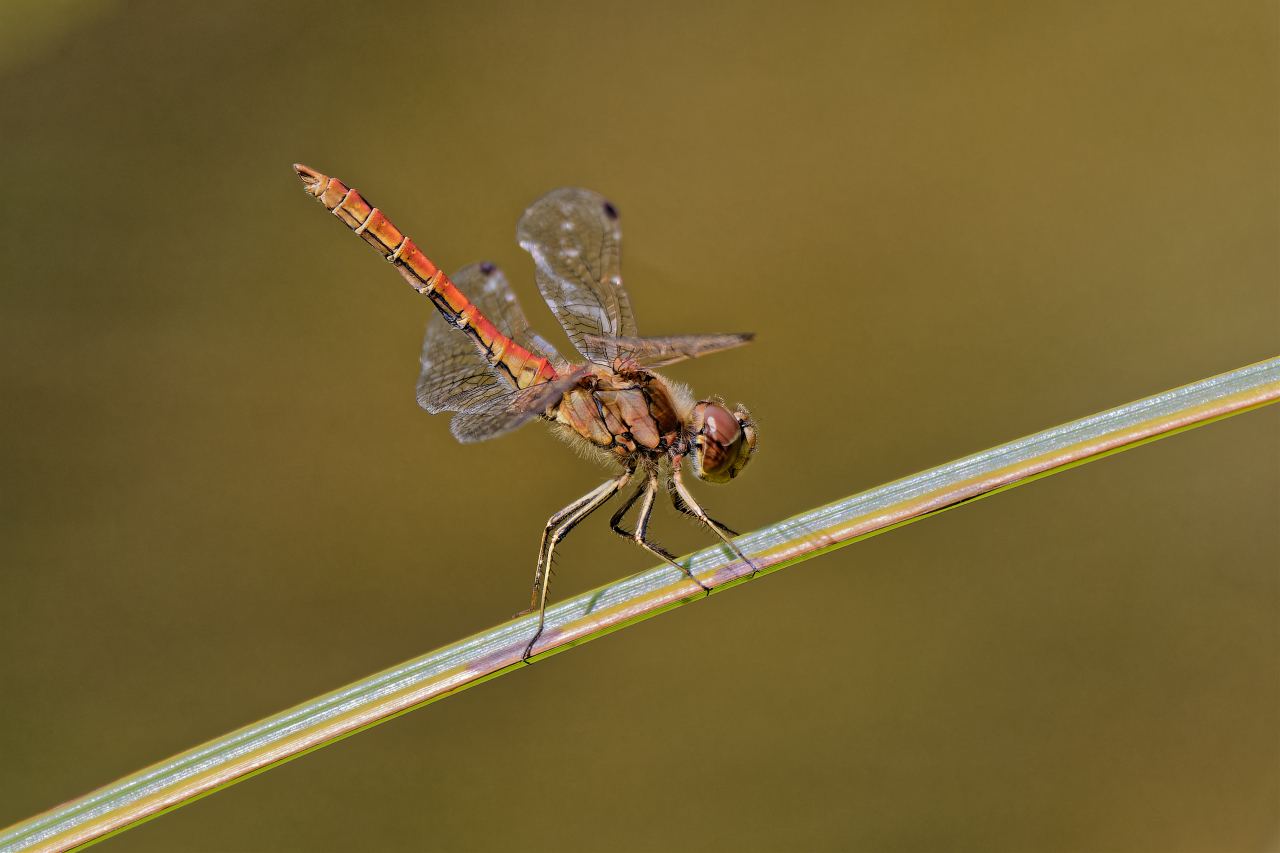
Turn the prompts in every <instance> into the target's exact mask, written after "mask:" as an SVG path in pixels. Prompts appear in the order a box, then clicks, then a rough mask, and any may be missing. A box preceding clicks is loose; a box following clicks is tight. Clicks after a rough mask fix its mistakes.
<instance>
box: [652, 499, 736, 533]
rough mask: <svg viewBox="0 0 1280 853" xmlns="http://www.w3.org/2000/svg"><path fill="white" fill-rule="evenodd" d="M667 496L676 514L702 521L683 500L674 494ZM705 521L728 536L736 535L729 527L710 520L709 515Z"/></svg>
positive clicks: (712, 519)
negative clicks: (669, 497)
mask: <svg viewBox="0 0 1280 853" xmlns="http://www.w3.org/2000/svg"><path fill="white" fill-rule="evenodd" d="M668 494H669V495H671V505H672V506H673V507H675V508H676V512H679V513H683V514H684V515H687V516H689V517H690V518H697V519H698V520H699V521H701V520H702V519H701V518H698V514H697V513H696V512H694V511H693V510H691V509H689V507H688V505H687V504H685V502H684V500H683V499H682V498H681V497H680V496H679V495H678V494H676V493H675V492H668ZM707 521H709V522H711V523H712V524H714V525H715V526H716V527H719V528H720V529H721V530H723V531H724V532H725V533H728V534H729V535H730V536H737V535H738V532H737V531H736V530H730V529H729V525H727V524H721V523H720V522H718V521H716V520H715V519H714V518H712V517H711V516H709V515H708V516H707Z"/></svg>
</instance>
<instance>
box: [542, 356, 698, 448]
mask: <svg viewBox="0 0 1280 853" xmlns="http://www.w3.org/2000/svg"><path fill="white" fill-rule="evenodd" d="M688 397H689V394H688V391H686V390H685V389H684V388H683V387H682V386H679V385H675V384H673V383H669V382H667V381H666V380H665V379H663V378H662V377H661V376H659V375H657V374H656V373H653V372H651V371H648V370H643V369H633V370H627V369H622V370H611V369H609V368H607V367H603V366H600V367H596V368H595V369H594V370H593V372H592V373H591V374H589V375H588V376H587V377H585V378H584V379H583V381H582V383H581V384H579V385H578V387H576V388H574V389H573V390H571V391H569V392H568V393H567V394H565V395H564V399H563V400H562V401H561V402H560V405H559V407H558V410H557V412H556V418H555V419H556V422H557V423H559V424H562V425H563V427H564V428H566V431H567V432H570V433H571V434H572V436H573V437H575V438H580V439H582V440H584V441H586V442H587V443H589V444H590V445H591V447H592V448H595V449H598V450H601V451H604V452H605V453H606V454H609V455H612V456H613V457H614V458H616V459H625V458H628V457H630V456H633V455H640V456H648V457H651V458H652V457H657V456H661V455H663V454H665V453H666V452H667V451H668V450H670V448H671V447H672V445H674V444H675V443H676V442H677V440H678V439H679V438H680V429H681V424H682V423H683V422H684V420H685V418H686V417H687V416H688V412H689V409H690V400H689V399H688Z"/></svg>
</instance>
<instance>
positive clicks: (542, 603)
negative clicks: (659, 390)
mask: <svg viewBox="0 0 1280 853" xmlns="http://www.w3.org/2000/svg"><path fill="white" fill-rule="evenodd" d="M634 473H635V469H634V468H632V469H630V470H627V471H624V472H623V473H622V474H621V475H620V476H618V477H615V478H614V479H612V480H609V481H607V482H605V483H602V484H601V485H600V486H599V487H598V488H596V489H595V490H594V491H592V492H591V493H590V494H589V495H587V496H586V497H584V498H579V499H578V500H576V501H574V502H573V503H571V504H570V505H569V506H567V507H565V508H564V509H562V510H560V512H558V513H556V514H555V515H553V516H552V517H551V521H548V522H547V533H550V535H547V533H544V534H543V537H542V539H543V542H542V548H541V550H540V551H539V553H538V570H537V573H536V574H535V575H534V583H535V586H534V596H533V607H536V608H538V630H537V631H536V632H535V633H534V635H533V639H531V640H530V641H529V645H527V646H525V649H524V654H523V655H521V656H520V659H521V660H526V661H527V660H528V659H529V655H530V653H531V652H532V651H533V644H534V643H536V642H538V638H539V637H541V636H542V629H543V627H545V626H546V623H547V590H548V589H549V588H550V586H551V584H550V583H549V582H548V581H549V578H548V574H549V571H550V567H551V556H552V553H553V552H554V551H555V548H556V545H558V544H560V540H561V539H563V538H564V537H565V536H567V535H568V534H569V531H570V530H572V529H573V528H574V527H575V526H576V525H577V523H578V522H579V521H582V519H584V518H586V517H587V516H588V515H590V514H591V513H593V512H595V511H596V510H597V509H599V508H600V506H601V505H602V504H603V503H604V502H605V501H607V500H609V498H611V497H613V496H614V495H616V494H617V493H618V490H619V489H621V488H622V487H623V486H625V485H626V484H627V481H628V480H630V479H631V475H632V474H634ZM553 527H554V528H555V529H554V532H552V528H553ZM539 581H540V582H541V583H540V587H541V588H540V589H539ZM530 609H532V608H530Z"/></svg>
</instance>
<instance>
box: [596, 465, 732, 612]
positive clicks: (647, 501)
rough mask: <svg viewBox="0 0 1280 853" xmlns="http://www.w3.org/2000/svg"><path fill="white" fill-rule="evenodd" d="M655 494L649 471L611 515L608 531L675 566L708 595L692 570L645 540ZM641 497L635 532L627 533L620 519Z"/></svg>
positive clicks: (654, 481)
mask: <svg viewBox="0 0 1280 853" xmlns="http://www.w3.org/2000/svg"><path fill="white" fill-rule="evenodd" d="M657 494H658V477H657V475H656V474H655V473H654V472H653V471H650V472H648V479H646V480H645V481H644V483H643V484H642V485H641V486H640V487H639V488H637V489H636V491H635V494H633V495H632V496H631V497H629V498H627V502H626V503H625V504H623V506H622V508H621V509H619V510H618V511H617V512H615V513H614V514H613V518H611V519H609V529H610V530H612V531H613V532H614V533H616V534H618V535H619V536H621V537H623V538H624V539H630V540H631V541H632V542H634V543H636V544H637V545H639V546H640V547H641V548H643V549H645V550H646V551H648V552H649V553H650V554H653V555H654V556H655V557H658V558H659V559H661V560H663V561H665V562H667V563H670V564H671V565H673V566H675V567H676V568H677V569H679V570H680V571H682V572H684V574H685V575H686V576H687V577H688V578H689V580H691V581H693V582H694V583H696V584H697V585H698V586H700V587H702V588H703V589H704V590H706V592H707V594H708V595H710V594H711V589H710V588H709V587H708V586H707V585H706V584H704V583H703V582H702V581H700V580H698V579H697V578H696V577H694V576H693V570H692V569H688V568H686V567H684V566H682V565H680V564H679V563H677V562H676V560H675V557H674V556H673V555H671V554H670V553H668V552H667V551H666V550H665V549H663V548H661V547H659V546H658V545H657V544H656V543H653V542H650V541H649V540H648V539H646V538H645V535H644V534H645V531H646V530H648V528H649V516H650V514H652V512H653V499H654V497H655V496H656V495H657ZM642 496H643V500H642V501H641V503H640V515H639V517H638V518H637V520H636V529H635V532H634V533H631V532H628V531H627V530H624V529H623V528H622V526H621V525H622V518H623V516H625V515H626V514H627V511H628V510H630V509H631V507H632V505H634V504H635V502H636V501H637V500H640V499H641V497H642Z"/></svg>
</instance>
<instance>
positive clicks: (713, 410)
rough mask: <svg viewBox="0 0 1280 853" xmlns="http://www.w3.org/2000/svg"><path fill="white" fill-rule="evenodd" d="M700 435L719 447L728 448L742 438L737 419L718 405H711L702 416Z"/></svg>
mask: <svg viewBox="0 0 1280 853" xmlns="http://www.w3.org/2000/svg"><path fill="white" fill-rule="evenodd" d="M703 418H704V420H703V424H702V434H703V435H705V436H706V437H707V438H709V439H711V440H712V441H714V442H715V443H716V444H718V445H720V446H721V447H728V446H729V445H731V444H733V443H734V442H735V441H737V440H738V439H739V438H740V437H741V436H742V427H740V426H739V425H738V419H737V418H735V417H734V416H733V415H731V414H729V410H728V409H726V408H725V407H724V406H721V405H720V404H719V403H711V404H709V405H708V406H707V408H706V411H705V412H704V414H703Z"/></svg>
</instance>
